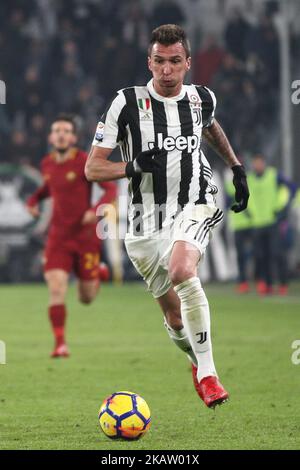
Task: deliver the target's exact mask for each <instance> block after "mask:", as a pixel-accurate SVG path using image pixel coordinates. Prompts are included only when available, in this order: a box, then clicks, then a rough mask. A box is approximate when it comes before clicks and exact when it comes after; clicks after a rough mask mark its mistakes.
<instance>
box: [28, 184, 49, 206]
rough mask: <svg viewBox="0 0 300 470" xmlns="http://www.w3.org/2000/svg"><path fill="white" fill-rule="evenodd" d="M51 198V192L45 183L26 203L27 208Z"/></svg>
mask: <svg viewBox="0 0 300 470" xmlns="http://www.w3.org/2000/svg"><path fill="white" fill-rule="evenodd" d="M47 197H50V190H49V186H48V184H47V183H44V184H43V186H41V187H40V188H38V189H37V190H36V191H35V192H34V193H33V194H32V195H31V196H30V197H29V198H28V199H27V201H26V204H27V206H29V207H33V206H36V205H37V204H38V203H39V202H40V201H42V200H43V199H46V198H47Z"/></svg>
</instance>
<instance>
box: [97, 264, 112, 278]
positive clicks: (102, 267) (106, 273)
mask: <svg viewBox="0 0 300 470" xmlns="http://www.w3.org/2000/svg"><path fill="white" fill-rule="evenodd" d="M109 278H110V270H109V267H108V266H107V264H106V263H103V262H101V263H100V264H99V279H100V281H102V282H107V281H109Z"/></svg>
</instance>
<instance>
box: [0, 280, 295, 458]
mask: <svg viewBox="0 0 300 470" xmlns="http://www.w3.org/2000/svg"><path fill="white" fill-rule="evenodd" d="M206 292H207V296H208V298H209V301H210V305H211V313H212V330H213V345H214V356H215V362H216V366H217V370H218V372H219V375H220V378H221V380H222V382H223V384H224V385H225V386H226V388H227V389H228V390H229V392H230V394H231V398H230V401H229V402H228V403H226V404H225V405H223V406H222V407H218V408H217V409H216V410H215V411H212V410H209V409H207V408H206V407H205V406H204V404H203V403H202V402H201V401H200V399H199V398H198V396H197V395H196V393H195V391H194V389H193V385H192V380H191V372H190V369H189V366H188V362H187V360H186V358H185V357H184V354H183V353H182V352H181V351H179V350H178V349H177V348H176V347H175V346H174V345H173V344H172V343H171V341H170V340H169V338H168V336H167V334H166V332H165V331H164V328H163V324H162V317H161V314H160V311H159V309H158V307H157V306H156V304H155V302H154V301H153V300H152V297H151V295H150V294H148V293H146V292H145V288H144V286H143V284H139V283H136V284H127V285H124V286H112V285H105V286H103V288H102V292H101V294H100V296H99V297H98V298H97V300H96V301H95V303H94V304H92V305H90V306H84V305H80V304H79V303H78V301H77V299H76V293H75V286H72V287H71V289H70V291H69V294H68V310H69V316H68V328H67V332H68V340H69V346H70V350H71V357H70V359H65V360H51V359H49V357H48V355H49V352H50V351H51V349H52V337H51V335H50V331H49V325H48V321H47V316H46V304H47V290H46V287H45V286H44V285H33V286H29V285H24V286H22V285H21V286H8V287H4V286H2V287H1V288H0V312H1V313H0V339H1V340H3V341H5V343H6V347H7V364H6V365H0V448H1V449H98V450H104V449H105V450H112V449H115V450H125V449H126V450H127V449H130V450H134V449H147V450H158V449H179V450H183V449H200V450H201V449H299V448H300V399H299V397H300V393H299V391H300V365H298V366H297V365H294V364H292V361H291V355H292V353H293V350H292V347H291V344H292V342H293V341H294V340H295V339H300V297H299V292H300V286H299V284H293V286H292V289H291V293H290V295H289V296H288V297H286V298H280V297H277V296H273V297H267V298H258V297H257V296H256V295H254V294H249V295H246V296H236V295H234V290H233V286H232V285H221V286H218V285H211V286H207V287H206ZM118 390H130V391H133V392H137V393H139V394H140V395H142V396H143V397H144V398H145V399H146V401H147V402H148V404H149V406H150V409H151V412H152V427H151V429H150V431H149V433H148V434H147V435H146V436H145V437H144V438H143V439H141V440H140V441H136V442H126V441H111V440H109V439H108V438H106V437H105V436H104V435H103V434H102V433H101V431H100V428H99V425H98V419H97V414H98V409H99V407H100V404H101V402H102V400H103V399H104V398H105V397H106V396H107V395H109V394H110V393H112V392H114V391H118Z"/></svg>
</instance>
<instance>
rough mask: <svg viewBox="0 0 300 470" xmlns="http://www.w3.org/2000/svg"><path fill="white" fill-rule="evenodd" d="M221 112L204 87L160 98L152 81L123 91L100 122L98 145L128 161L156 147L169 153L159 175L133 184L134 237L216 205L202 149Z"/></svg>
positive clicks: (184, 88)
mask: <svg viewBox="0 0 300 470" xmlns="http://www.w3.org/2000/svg"><path fill="white" fill-rule="evenodd" d="M215 107H216V99H215V95H214V93H213V92H212V91H211V90H209V89H208V88H206V87H204V86H197V85H183V86H182V89H181V92H180V94H179V95H177V96H174V97H171V98H165V97H163V96H161V95H159V94H158V93H156V91H155V90H154V87H153V81H152V80H150V82H149V83H148V84H147V86H134V87H131V88H125V89H123V90H120V91H118V94H117V96H116V97H115V99H114V100H113V101H112V103H111V105H110V107H109V108H108V110H107V112H106V113H105V114H104V115H103V117H102V120H101V121H100V122H99V123H98V126H97V130H96V133H95V137H94V140H93V145H95V146H97V147H105V148H112V149H113V148H115V147H116V146H117V145H119V146H120V149H121V154H122V159H123V161H124V162H128V161H131V160H133V159H134V158H135V157H136V156H137V154H138V153H139V152H141V151H144V150H148V149H150V148H152V147H153V145H155V146H158V147H159V148H161V149H163V150H164V152H162V153H161V154H160V158H161V159H162V169H161V172H160V173H159V174H154V175H152V174H150V173H142V174H141V175H137V176H135V177H133V178H132V179H131V181H130V183H129V193H130V205H129V213H128V218H129V224H130V226H129V232H130V233H134V234H135V235H145V236H148V235H151V234H153V233H154V232H156V231H158V230H160V229H161V228H162V227H165V226H167V225H168V224H170V223H171V222H172V221H173V219H174V216H175V214H177V213H178V211H179V210H181V209H182V208H183V207H184V206H185V205H187V204H188V203H193V204H214V195H215V194H216V193H217V187H216V186H215V184H214V183H213V180H212V170H211V168H210V165H209V163H208V161H207V159H206V158H205V156H204V154H203V152H202V151H201V149H200V146H201V136H202V128H205V127H208V126H210V125H211V124H212V122H213V119H214V113H215Z"/></svg>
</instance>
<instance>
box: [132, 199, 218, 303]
mask: <svg viewBox="0 0 300 470" xmlns="http://www.w3.org/2000/svg"><path fill="white" fill-rule="evenodd" d="M222 219H223V212H222V211H221V210H220V209H218V208H217V207H215V206H208V205H205V204H199V205H194V204H190V205H187V206H186V207H185V208H184V209H183V211H182V212H180V213H179V214H178V215H177V216H176V217H175V219H174V222H173V224H172V225H171V226H169V227H165V228H163V229H162V230H161V231H160V232H156V233H154V234H153V235H152V236H151V237H143V236H141V237H133V236H132V235H129V234H127V235H126V237H125V246H126V250H127V253H128V256H129V258H130V259H131V261H132V263H133V265H134V267H135V268H136V270H137V271H138V272H139V273H140V275H141V276H142V277H143V279H144V281H145V282H146V284H147V286H148V290H149V291H150V292H151V293H152V295H153V297H155V298H158V297H161V296H162V295H164V294H166V293H167V292H168V290H169V289H170V288H171V287H172V283H171V281H170V279H169V274H168V264H169V259H170V255H171V252H172V248H173V245H174V243H175V242H176V241H186V242H188V243H190V244H192V245H193V246H195V247H196V248H198V250H199V252H200V254H201V256H203V255H204V253H205V250H206V247H207V245H208V242H209V240H210V237H211V234H212V230H213V229H214V227H216V225H218V224H219V223H220V222H221V220H222Z"/></svg>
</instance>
